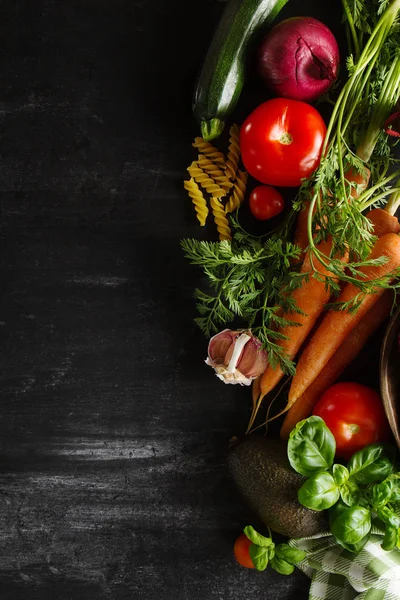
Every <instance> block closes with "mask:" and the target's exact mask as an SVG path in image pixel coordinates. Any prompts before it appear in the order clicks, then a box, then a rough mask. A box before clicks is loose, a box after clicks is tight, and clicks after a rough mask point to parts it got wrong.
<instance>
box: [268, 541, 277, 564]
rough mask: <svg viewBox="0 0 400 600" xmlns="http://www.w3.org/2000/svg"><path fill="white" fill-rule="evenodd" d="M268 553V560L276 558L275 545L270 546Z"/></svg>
mask: <svg viewBox="0 0 400 600" xmlns="http://www.w3.org/2000/svg"><path fill="white" fill-rule="evenodd" d="M267 551H268V558H269V560H272V559H273V558H274V556H275V544H273V545H272V546H269V547H268V548H267Z"/></svg>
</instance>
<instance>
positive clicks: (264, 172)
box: [240, 98, 326, 187]
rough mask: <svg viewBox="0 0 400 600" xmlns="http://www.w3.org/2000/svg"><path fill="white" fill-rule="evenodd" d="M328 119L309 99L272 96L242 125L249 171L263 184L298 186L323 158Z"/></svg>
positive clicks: (243, 153)
mask: <svg viewBox="0 0 400 600" xmlns="http://www.w3.org/2000/svg"><path fill="white" fill-rule="evenodd" d="M325 134H326V125H325V122H324V120H323V118H322V116H321V115H320V113H319V112H318V111H317V109H316V108H314V107H313V106H311V104H308V103H307V102H300V101H299V100H290V99H288V98H272V99H271V100H267V101H266V102H263V103H262V104H260V105H259V106H257V108H255V109H254V110H253V112H252V113H251V114H250V115H249V116H248V117H247V118H246V120H245V121H244V123H243V125H242V127H241V128H240V150H241V153H242V160H243V164H244V166H245V169H246V171H248V173H249V174H250V175H251V176H252V177H254V179H256V180H257V181H260V182H261V183H266V184H268V185H276V186H278V187H296V186H299V185H300V184H301V180H302V178H303V177H309V176H310V175H311V174H312V173H313V171H314V170H315V169H316V168H317V167H318V165H319V163H320V160H321V153H322V144H323V142H324V138H325Z"/></svg>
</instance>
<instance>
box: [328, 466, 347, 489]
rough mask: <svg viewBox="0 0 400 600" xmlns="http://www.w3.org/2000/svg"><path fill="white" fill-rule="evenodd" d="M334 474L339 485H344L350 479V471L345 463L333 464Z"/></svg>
mask: <svg viewBox="0 0 400 600" xmlns="http://www.w3.org/2000/svg"><path fill="white" fill-rule="evenodd" d="M332 475H333V479H334V480H335V481H336V483H337V484H338V485H343V484H344V483H346V482H347V481H348V479H349V471H348V470H347V469H346V467H345V466H344V465H333V468H332Z"/></svg>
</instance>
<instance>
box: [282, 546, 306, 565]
mask: <svg viewBox="0 0 400 600" xmlns="http://www.w3.org/2000/svg"><path fill="white" fill-rule="evenodd" d="M275 553H276V556H277V557H278V558H282V559H283V560H286V562H288V563H290V564H291V565H295V564H296V563H299V562H301V561H302V560H304V559H305V557H306V556H307V552H304V550H298V549H297V548H293V546H289V544H278V545H277V546H276V547H275Z"/></svg>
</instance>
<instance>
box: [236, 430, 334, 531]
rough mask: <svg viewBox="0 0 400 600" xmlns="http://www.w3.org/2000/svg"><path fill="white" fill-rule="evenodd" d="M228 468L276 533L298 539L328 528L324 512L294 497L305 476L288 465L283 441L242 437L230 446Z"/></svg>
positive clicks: (255, 508) (242, 490) (253, 505)
mask: <svg viewBox="0 0 400 600" xmlns="http://www.w3.org/2000/svg"><path fill="white" fill-rule="evenodd" d="M228 468H229V471H230V474H231V476H232V478H233V481H234V483H235V485H236V488H237V489H238V491H239V493H240V494H241V496H242V497H243V499H244V500H245V502H246V503H247V504H248V505H249V507H250V508H251V510H252V511H253V512H254V514H255V515H256V516H257V517H258V518H259V519H260V520H261V521H262V522H263V523H264V524H265V525H268V527H270V528H271V529H272V530H273V531H275V532H276V533H279V534H281V535H284V536H287V537H291V538H298V537H307V536H310V535H315V534H318V533H324V532H327V531H328V529H329V526H328V519H327V516H326V511H322V512H317V511H314V510H309V509H308V508H305V507H304V506H302V505H301V504H300V503H299V501H298V499H297V492H298V489H299V488H300V486H301V485H302V483H303V482H304V481H305V477H303V476H302V475H299V474H298V473H296V471H294V470H293V469H292V467H291V466H290V463H289V460H288V458H287V444H286V443H285V442H283V441H281V440H276V439H269V438H265V437H262V436H260V435H255V434H250V435H247V436H244V437H243V438H242V439H240V440H238V441H237V442H236V443H235V444H233V445H232V446H231V447H230V449H229V452H228Z"/></svg>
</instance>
